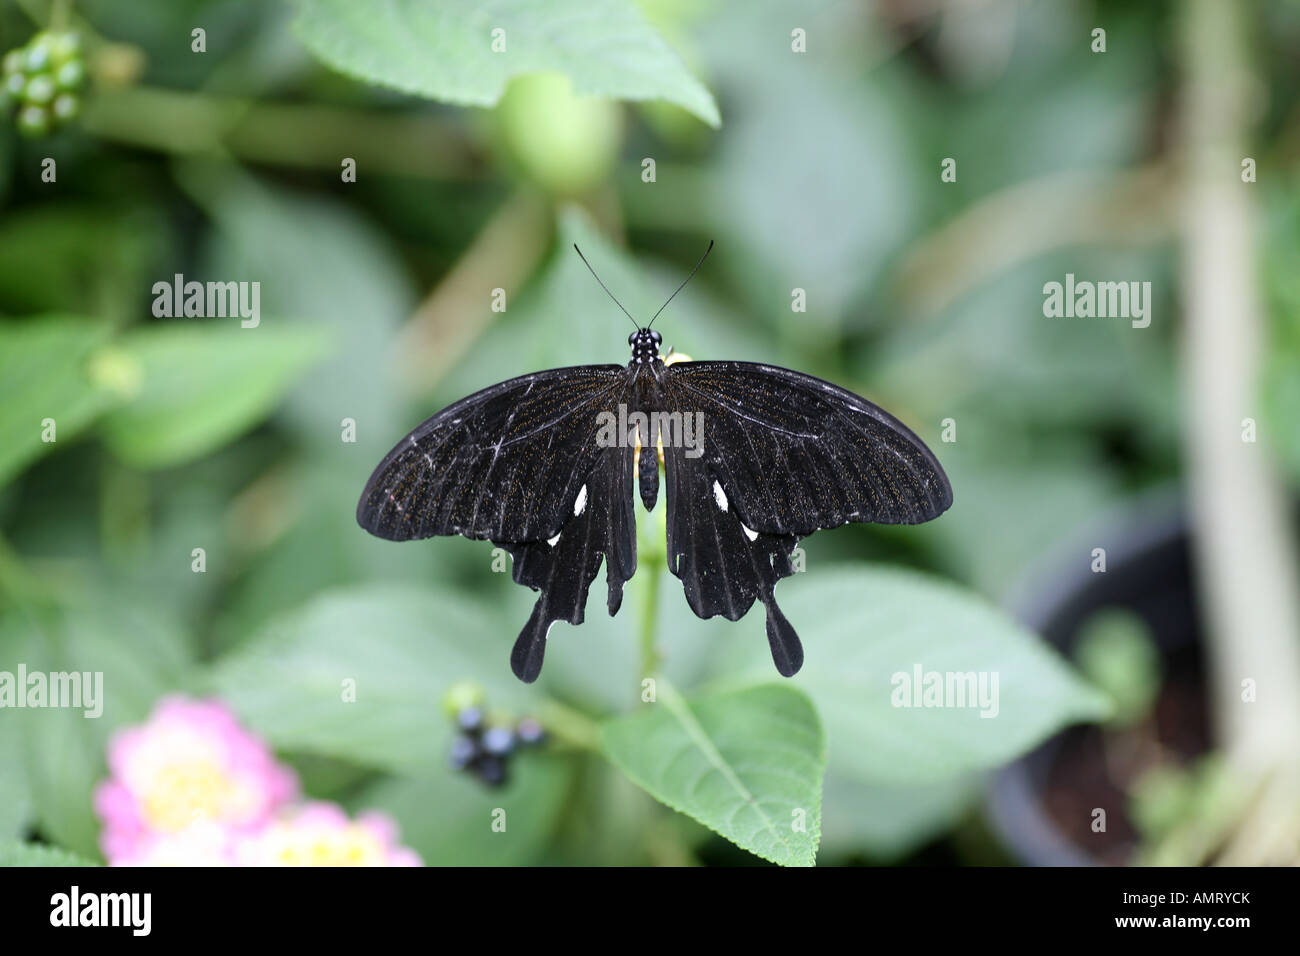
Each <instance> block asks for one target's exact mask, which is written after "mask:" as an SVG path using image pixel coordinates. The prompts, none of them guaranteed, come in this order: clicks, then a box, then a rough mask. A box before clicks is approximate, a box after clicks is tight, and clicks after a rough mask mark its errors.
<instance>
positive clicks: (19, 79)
mask: <svg viewBox="0 0 1300 956" xmlns="http://www.w3.org/2000/svg"><path fill="white" fill-rule="evenodd" d="M25 89H27V77H26V76H24V75H23V74H21V73H14V74H13V75H12V76H9V77H7V78H6V79H5V92H6V93H8V94H9V95H10V96H11V97H13V98H14V99H20V98H21V97H22V95H23V91H24V90H25Z"/></svg>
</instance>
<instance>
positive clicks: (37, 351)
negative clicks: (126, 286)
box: [0, 316, 112, 484]
mask: <svg viewBox="0 0 1300 956" xmlns="http://www.w3.org/2000/svg"><path fill="white" fill-rule="evenodd" d="M107 333H108V330H107V329H106V328H105V327H104V326H102V325H97V324H94V323H91V322H85V321H80V320H77V319H72V318H64V317H55V316H50V317H44V318H38V319H25V320H21V321H13V320H8V321H5V322H3V323H0V484H4V483H5V482H6V481H8V480H9V479H10V478H11V477H12V476H13V475H14V474H16V473H17V472H18V471H19V470H21V469H22V468H23V467H25V466H26V465H27V464H29V463H30V462H31V461H32V460H33V459H35V458H37V457H39V456H40V455H42V454H44V453H45V452H48V451H51V450H53V449H55V448H57V447H58V443H59V442H67V441H68V440H69V439H71V438H72V437H73V436H74V435H76V434H77V432H79V431H81V430H82V429H84V428H85V427H86V426H87V425H88V424H89V423H90V422H91V421H93V420H94V418H95V416H96V415H97V414H99V412H100V411H102V410H103V409H104V408H105V407H106V406H107V405H108V404H109V403H110V401H111V400H112V392H111V391H109V390H106V389H102V388H99V387H97V386H96V385H95V384H94V382H93V381H92V380H91V377H90V374H89V371H88V360H89V358H90V355H91V353H92V352H94V350H95V349H96V348H97V347H98V346H99V345H100V344H101V343H102V342H103V341H104V339H105V338H106V337H107ZM46 419H52V420H53V422H54V426H55V438H56V441H54V442H46V441H43V440H42V434H43V431H44V428H45V426H44V425H43V424H42V423H43V422H44V421H45V420H46Z"/></svg>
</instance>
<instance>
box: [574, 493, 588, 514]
mask: <svg viewBox="0 0 1300 956" xmlns="http://www.w3.org/2000/svg"><path fill="white" fill-rule="evenodd" d="M586 507H587V486H586V485H583V486H582V490H581V491H579V492H578V500H577V501H575V502H574V503H573V516H574V517H575V518H576V517H578V515H580V514H582V511H583V509H584V508H586Z"/></svg>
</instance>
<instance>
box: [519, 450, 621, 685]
mask: <svg viewBox="0 0 1300 956" xmlns="http://www.w3.org/2000/svg"><path fill="white" fill-rule="evenodd" d="M570 514H571V517H570V518H569V520H568V521H566V522H565V523H564V525H563V526H562V527H561V528H560V530H559V532H558V533H557V537H555V538H553V539H551V540H547V541H525V542H518V543H510V542H497V543H498V544H500V545H501V546H502V547H504V548H506V549H507V550H508V551H509V552H510V555H511V557H512V559H513V562H514V567H513V569H512V570H513V574H514V579H515V581H517V582H518V583H520V584H525V585H527V586H528V587H530V588H532V589H533V590H535V591H540V592H541V594H540V595H539V596H538V598H537V603H536V604H535V605H533V612H532V614H531V615H530V616H529V618H528V621H527V623H526V624H524V628H523V630H522V631H520V633H519V637H518V639H517V640H516V641H515V646H514V650H513V651H512V652H511V654H510V666H511V668H512V669H513V670H514V672H515V676H517V677H518V678H519V679H520V680H522V681H526V682H529V683H531V682H532V681H535V680H537V677H538V675H539V674H540V673H541V671H542V659H543V657H544V655H545V653H546V638H547V635H548V633H549V632H550V629H551V625H552V624H554V623H555V622H556V621H568V622H569V623H570V624H581V623H582V621H583V618H584V609H585V608H586V606H587V591H588V589H589V588H590V587H591V582H592V581H593V580H594V579H595V577H596V572H597V571H599V570H600V563H601V556H602V555H603V556H604V559H605V580H606V582H607V585H608V599H607V606H608V608H609V613H610V614H611V615H613V614H616V613H617V612H618V609H619V606H620V605H621V604H622V602H623V585H624V583H626V582H627V581H628V580H630V579H631V577H632V575H633V574H635V573H636V519H635V516H634V514H633V511H632V449H631V448H602V449H600V450H599V451H598V452H597V461H596V465H595V467H594V468H592V470H591V471H590V472H589V473H588V475H587V480H586V481H585V482H584V483H583V484H582V485H581V486H580V487H579V489H578V492H577V495H576V496H575V497H574V498H573V501H572V503H571V506H570Z"/></svg>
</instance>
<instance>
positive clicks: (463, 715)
mask: <svg viewBox="0 0 1300 956" xmlns="http://www.w3.org/2000/svg"><path fill="white" fill-rule="evenodd" d="M444 704H445V707H446V709H447V712H448V713H449V714H450V715H451V717H452V719H453V720H454V721H455V722H456V730H457V731H458V732H457V734H456V737H455V739H454V740H453V741H452V744H451V754H450V756H449V758H448V763H450V764H451V766H452V768H453V769H455V770H464V771H466V772H468V773H471V774H473V775H474V776H476V777H478V778H479V780H481V781H482V782H483V783H485V784H486V785H487V786H489V787H500V786H503V785H504V784H505V782H506V778H507V776H508V774H507V770H508V762H509V758H510V755H511V754H512V753H514V752H515V751H516V750H517V749H518V748H519V747H520V746H525V747H531V746H535V745H537V744H540V743H541V742H542V741H543V740H544V739H545V737H546V732H545V731H544V730H543V729H542V725H541V724H540V723H538V722H537V721H536V720H534V719H533V718H532V717H525V718H523V719H522V720H519V721H512V720H510V719H509V718H503V717H502V716H500V715H497V714H492V715H489V714H487V713H485V712H484V710H483V690H482V688H480V687H479V686H478V685H476V684H468V683H465V684H457V685H456V686H454V687H453V688H452V689H451V690H450V691H448V693H447V698H446V700H445V702H444Z"/></svg>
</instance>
